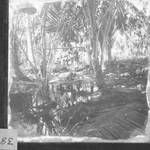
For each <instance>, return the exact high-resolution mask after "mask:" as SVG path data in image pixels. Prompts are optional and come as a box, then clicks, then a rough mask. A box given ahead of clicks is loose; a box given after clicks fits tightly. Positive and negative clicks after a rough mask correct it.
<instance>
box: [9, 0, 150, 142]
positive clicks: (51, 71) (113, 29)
mask: <svg viewBox="0 0 150 150" xmlns="http://www.w3.org/2000/svg"><path fill="white" fill-rule="evenodd" d="M138 4H140V5H141V8H139V7H138ZM149 8H150V2H149V1H144V0H143V1H139V3H138V1H136V0H135V1H134V0H127V1H122V0H115V2H114V1H112V0H92V1H91V0H66V1H62V0H56V1H55V0H40V1H37V0H34V1H33V2H31V1H27V0H26V1H20V2H18V1H15V0H10V2H9V14H10V15H9V58H8V60H9V61H8V128H12V129H17V131H18V137H19V140H20V141H22V142H25V141H27V142H39V141H43V142H51V141H53V142H57V141H61V142H63V141H64V142H70V141H80V142H89V141H92V142H104V141H105V142H109V141H111V142H112V141H114V142H117V141H118V142H120V141H121V142H150V136H149V133H150V129H149V128H150V125H149V124H150V123H149V121H150V119H149V107H150V106H149V105H150V69H149V66H150V64H149V59H150V56H149V47H150V43H149V41H150V28H149V26H150V25H149V24H150V13H149V12H148V11H149Z"/></svg>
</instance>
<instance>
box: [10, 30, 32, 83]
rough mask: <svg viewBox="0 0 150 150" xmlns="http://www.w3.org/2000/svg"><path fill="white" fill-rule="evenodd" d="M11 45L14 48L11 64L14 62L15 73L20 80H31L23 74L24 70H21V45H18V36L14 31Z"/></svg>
mask: <svg viewBox="0 0 150 150" xmlns="http://www.w3.org/2000/svg"><path fill="white" fill-rule="evenodd" d="M11 38H12V39H11V41H12V43H11V46H12V49H11V52H10V53H11V54H10V55H12V57H11V60H10V61H11V64H12V67H13V69H14V73H15V75H16V76H17V78H18V79H19V80H23V81H31V80H30V79H29V78H28V77H27V76H26V75H24V74H23V72H22V71H21V69H20V67H19V58H18V51H19V46H18V43H17V42H19V41H18V37H17V35H16V34H15V33H14V34H13V33H12V37H11Z"/></svg>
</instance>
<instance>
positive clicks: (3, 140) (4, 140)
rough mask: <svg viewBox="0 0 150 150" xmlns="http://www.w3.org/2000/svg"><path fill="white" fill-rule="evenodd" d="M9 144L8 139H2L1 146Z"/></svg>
mask: <svg viewBox="0 0 150 150" xmlns="http://www.w3.org/2000/svg"><path fill="white" fill-rule="evenodd" d="M6 143H7V138H6V137H3V138H2V139H1V141H0V144H1V145H4V144H6Z"/></svg>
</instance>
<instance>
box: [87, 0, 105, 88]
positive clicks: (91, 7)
mask: <svg viewBox="0 0 150 150" xmlns="http://www.w3.org/2000/svg"><path fill="white" fill-rule="evenodd" d="M87 3H88V12H89V18H90V26H91V33H92V35H91V37H90V41H91V47H92V51H93V69H94V73H95V77H96V84H97V86H98V87H99V89H100V88H102V87H103V86H104V77H103V73H102V69H101V65H100V64H99V58H98V29H97V24H96V18H95V14H96V0H92V1H91V0H87Z"/></svg>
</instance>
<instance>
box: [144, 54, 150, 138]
mask: <svg viewBox="0 0 150 150" xmlns="http://www.w3.org/2000/svg"><path fill="white" fill-rule="evenodd" d="M149 53H150V52H148V74H147V85H146V98H147V104H148V107H149V109H150V54H149ZM145 133H146V135H147V136H148V138H150V110H149V112H148V120H147V125H146V129H145Z"/></svg>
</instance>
